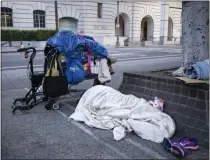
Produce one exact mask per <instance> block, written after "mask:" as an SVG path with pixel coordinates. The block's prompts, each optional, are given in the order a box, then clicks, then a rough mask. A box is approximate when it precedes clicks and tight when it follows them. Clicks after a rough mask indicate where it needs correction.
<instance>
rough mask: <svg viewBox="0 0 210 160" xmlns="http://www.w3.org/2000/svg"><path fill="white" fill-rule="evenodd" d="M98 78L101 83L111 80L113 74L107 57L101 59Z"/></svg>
mask: <svg viewBox="0 0 210 160" xmlns="http://www.w3.org/2000/svg"><path fill="white" fill-rule="evenodd" d="M98 80H99V81H100V82H101V83H104V82H106V81H110V80H111V74H110V71H109V67H108V64H107V59H101V60H100V62H99V70H98Z"/></svg>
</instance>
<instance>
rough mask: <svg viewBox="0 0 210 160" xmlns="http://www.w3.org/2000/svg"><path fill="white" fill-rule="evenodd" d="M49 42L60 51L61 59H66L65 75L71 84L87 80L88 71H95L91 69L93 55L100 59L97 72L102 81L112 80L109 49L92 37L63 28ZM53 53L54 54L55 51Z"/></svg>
mask: <svg viewBox="0 0 210 160" xmlns="http://www.w3.org/2000/svg"><path fill="white" fill-rule="evenodd" d="M47 44H48V45H49V46H51V48H56V49H57V50H58V51H59V53H60V54H61V56H60V59H65V63H66V70H65V75H66V76H67V79H68V83H69V84H78V83H80V82H82V81H83V80H85V78H86V75H87V73H91V72H93V69H92V71H91V60H92V59H93V58H92V57H94V60H95V59H96V60H98V67H99V69H98V70H97V71H95V72H96V74H97V75H98V76H99V80H100V81H101V83H104V82H106V81H110V80H111V75H110V69H109V66H108V64H107V60H108V58H109V56H108V52H107V49H106V48H105V47H103V46H102V45H101V44H99V43H98V42H96V41H95V40H94V39H93V38H92V37H90V36H82V35H77V34H74V33H73V32H71V31H69V30H62V31H60V32H57V33H56V34H55V35H54V36H52V37H50V38H49V39H48V40H47ZM52 54H54V53H53V51H52ZM45 70H46V69H45Z"/></svg>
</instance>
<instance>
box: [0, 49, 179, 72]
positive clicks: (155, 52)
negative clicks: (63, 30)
mask: <svg viewBox="0 0 210 160" xmlns="http://www.w3.org/2000/svg"><path fill="white" fill-rule="evenodd" d="M108 53H109V55H110V56H114V57H116V58H118V61H130V60H138V59H149V58H154V57H170V56H171V57H173V56H180V55H181V49H179V48H119V49H116V48H110V49H108ZM27 63H28V59H25V58H24V54H23V53H21V52H15V53H2V70H10V69H20V68H25V67H26V66H27ZM43 63H44V54H43V52H41V51H39V52H37V54H36V57H35V60H34V65H35V67H41V66H43Z"/></svg>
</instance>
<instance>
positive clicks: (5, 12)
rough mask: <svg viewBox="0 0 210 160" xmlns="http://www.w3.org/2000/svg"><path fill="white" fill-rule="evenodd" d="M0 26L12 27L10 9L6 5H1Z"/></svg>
mask: <svg viewBox="0 0 210 160" xmlns="http://www.w3.org/2000/svg"><path fill="white" fill-rule="evenodd" d="M1 26H2V27H13V21H12V9H11V8H7V7H1Z"/></svg>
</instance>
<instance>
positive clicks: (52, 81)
mask: <svg viewBox="0 0 210 160" xmlns="http://www.w3.org/2000/svg"><path fill="white" fill-rule="evenodd" d="M55 61H57V65H58V64H60V63H59V62H58V56H57V54H55V55H54V57H53V59H52V62H51V66H50V68H49V76H45V77H44V81H43V93H44V95H45V96H47V97H52V98H55V97H60V96H63V95H66V94H68V93H69V90H68V81H67V77H66V76H65V75H64V74H63V72H62V68H61V66H60V65H59V67H60V69H59V70H60V73H62V75H60V74H59V76H52V68H53V65H52V64H54V65H56V64H55ZM55 68H57V67H55Z"/></svg>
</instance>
